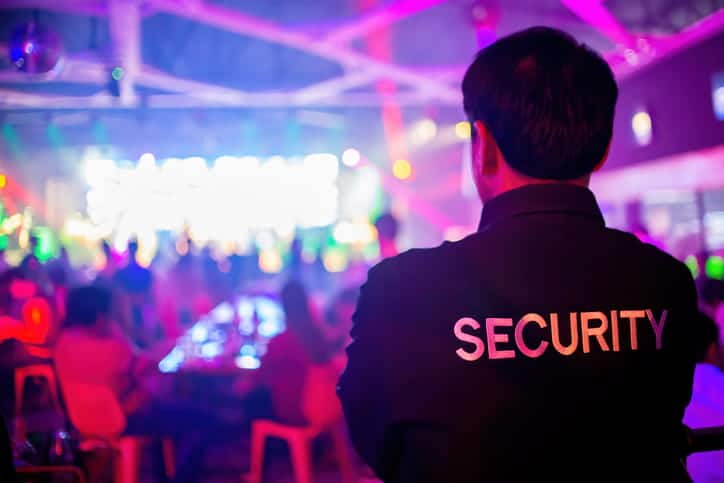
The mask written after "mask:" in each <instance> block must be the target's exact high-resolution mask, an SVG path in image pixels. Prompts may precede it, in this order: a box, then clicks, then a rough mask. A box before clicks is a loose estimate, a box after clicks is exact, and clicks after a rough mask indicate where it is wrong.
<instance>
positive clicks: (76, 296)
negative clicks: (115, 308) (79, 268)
mask: <svg viewBox="0 0 724 483" xmlns="http://www.w3.org/2000/svg"><path fill="white" fill-rule="evenodd" d="M111 304H112V298H111V292H110V291H109V290H108V289H106V288H105V287H102V286H100V285H87V286H82V287H77V288H74V289H72V290H71V291H70V292H69V293H68V301H67V304H66V321H65V324H64V326H65V327H92V326H93V325H95V323H96V322H97V321H98V319H99V318H101V317H104V316H108V315H109V314H110V313H111Z"/></svg>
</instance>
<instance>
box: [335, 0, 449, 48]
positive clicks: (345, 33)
mask: <svg viewBox="0 0 724 483" xmlns="http://www.w3.org/2000/svg"><path fill="white" fill-rule="evenodd" d="M445 1H446V0H400V1H397V2H394V3H392V4H389V5H385V6H382V7H379V8H377V9H375V10H373V11H371V12H369V13H366V14H364V15H362V16H360V17H359V18H358V19H356V20H354V21H352V22H350V23H349V24H346V25H343V26H341V27H338V28H336V29H335V30H334V31H333V32H332V33H331V34H330V35H328V36H327V38H326V41H327V42H330V43H346V42H349V41H350V40H353V39H355V38H359V37H361V36H363V35H365V34H367V33H369V32H373V31H375V30H378V29H380V28H382V27H387V26H388V25H391V24H393V23H395V22H399V21H400V20H402V19H404V18H405V17H409V16H412V15H414V14H416V13H419V12H421V11H423V10H427V9H428V8H431V7H434V6H435V5H438V4H440V3H443V2H445Z"/></svg>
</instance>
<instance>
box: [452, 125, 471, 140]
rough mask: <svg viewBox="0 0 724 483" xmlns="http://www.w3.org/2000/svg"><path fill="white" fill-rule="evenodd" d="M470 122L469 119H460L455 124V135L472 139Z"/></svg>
mask: <svg viewBox="0 0 724 483" xmlns="http://www.w3.org/2000/svg"><path fill="white" fill-rule="evenodd" d="M470 131H471V128H470V123H469V122H467V121H460V122H459V123H457V124H455V135H456V136H457V137H459V138H460V139H470Z"/></svg>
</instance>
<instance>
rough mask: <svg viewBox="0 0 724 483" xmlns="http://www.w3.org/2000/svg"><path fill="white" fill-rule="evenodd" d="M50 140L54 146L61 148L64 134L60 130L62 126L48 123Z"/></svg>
mask: <svg viewBox="0 0 724 483" xmlns="http://www.w3.org/2000/svg"><path fill="white" fill-rule="evenodd" d="M47 135H48V141H50V145H51V146H53V147H54V148H56V149H57V148H59V147H61V146H62V145H63V135H62V134H61V132H60V128H59V127H58V125H57V124H55V123H52V122H51V123H50V124H48V128H47Z"/></svg>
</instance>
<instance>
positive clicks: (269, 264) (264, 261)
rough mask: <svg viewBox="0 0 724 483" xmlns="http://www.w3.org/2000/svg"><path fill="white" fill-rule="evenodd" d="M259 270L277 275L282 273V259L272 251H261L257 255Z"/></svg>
mask: <svg viewBox="0 0 724 483" xmlns="http://www.w3.org/2000/svg"><path fill="white" fill-rule="evenodd" d="M259 268H260V269H261V270H262V271H263V272H264V273H279V272H281V271H282V257H281V256H280V255H279V252H278V251H276V250H273V249H270V250H263V251H262V252H261V253H260V254H259Z"/></svg>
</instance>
